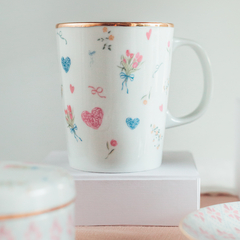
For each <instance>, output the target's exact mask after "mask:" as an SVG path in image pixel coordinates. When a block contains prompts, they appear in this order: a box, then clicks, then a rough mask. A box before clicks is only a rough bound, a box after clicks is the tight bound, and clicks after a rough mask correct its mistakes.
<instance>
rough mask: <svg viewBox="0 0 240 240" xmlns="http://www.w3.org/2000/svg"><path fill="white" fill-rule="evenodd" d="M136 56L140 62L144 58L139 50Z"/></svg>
mask: <svg viewBox="0 0 240 240" xmlns="http://www.w3.org/2000/svg"><path fill="white" fill-rule="evenodd" d="M136 58H137V61H138V62H141V61H142V58H143V56H142V55H140V53H139V52H138V53H137V54H136Z"/></svg>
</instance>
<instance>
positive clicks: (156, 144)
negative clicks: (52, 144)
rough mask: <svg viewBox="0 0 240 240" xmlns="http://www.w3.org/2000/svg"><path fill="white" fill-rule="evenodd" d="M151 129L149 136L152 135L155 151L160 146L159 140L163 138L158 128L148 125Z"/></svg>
mask: <svg viewBox="0 0 240 240" xmlns="http://www.w3.org/2000/svg"><path fill="white" fill-rule="evenodd" d="M150 127H151V129H152V130H151V134H153V143H154V147H156V148H157V150H158V149H159V148H160V145H161V140H162V138H163V136H162V134H161V130H160V128H159V127H157V126H155V124H154V125H152V124H151V125H150Z"/></svg>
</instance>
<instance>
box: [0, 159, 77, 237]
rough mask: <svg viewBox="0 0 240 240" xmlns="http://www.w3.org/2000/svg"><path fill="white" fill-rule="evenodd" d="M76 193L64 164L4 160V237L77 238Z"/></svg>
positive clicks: (0, 222)
mask: <svg viewBox="0 0 240 240" xmlns="http://www.w3.org/2000/svg"><path fill="white" fill-rule="evenodd" d="M75 194H76V193H75V184H74V181H73V179H72V178H71V176H70V175H69V174H68V173H67V172H66V171H65V170H64V169H62V168H57V167H52V166H45V165H35V164H26V163H20V162H0V239H4V240H23V239H24V240H32V239H34V240H57V239H59V240H60V239H61V240H73V239H75V228H74V199H75Z"/></svg>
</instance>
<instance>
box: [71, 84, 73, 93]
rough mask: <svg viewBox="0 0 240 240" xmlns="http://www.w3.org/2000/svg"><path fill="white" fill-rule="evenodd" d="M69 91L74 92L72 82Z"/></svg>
mask: <svg viewBox="0 0 240 240" xmlns="http://www.w3.org/2000/svg"><path fill="white" fill-rule="evenodd" d="M70 91H71V93H73V92H74V86H73V85H72V84H70Z"/></svg>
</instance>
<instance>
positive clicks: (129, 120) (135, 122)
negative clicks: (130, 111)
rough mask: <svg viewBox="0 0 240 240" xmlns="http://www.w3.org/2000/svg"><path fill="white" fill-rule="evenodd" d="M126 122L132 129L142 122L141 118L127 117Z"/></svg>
mask: <svg viewBox="0 0 240 240" xmlns="http://www.w3.org/2000/svg"><path fill="white" fill-rule="evenodd" d="M126 123H127V125H128V127H129V128H131V129H132V130H133V129H135V128H136V127H137V126H138V124H139V123H140V119H139V118H134V119H132V118H127V119H126Z"/></svg>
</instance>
